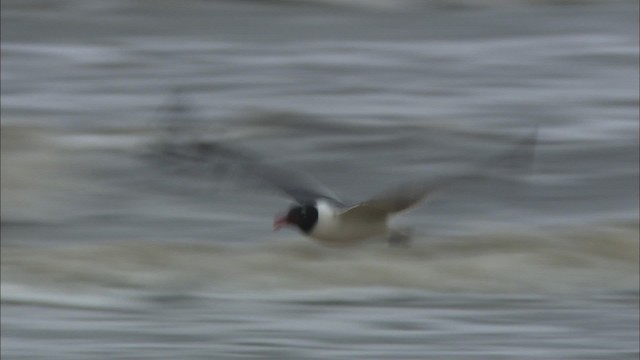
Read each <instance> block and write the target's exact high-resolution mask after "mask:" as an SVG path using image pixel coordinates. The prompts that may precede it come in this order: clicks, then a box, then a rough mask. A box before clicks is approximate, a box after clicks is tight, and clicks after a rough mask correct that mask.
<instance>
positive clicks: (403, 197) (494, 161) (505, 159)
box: [342, 128, 538, 216]
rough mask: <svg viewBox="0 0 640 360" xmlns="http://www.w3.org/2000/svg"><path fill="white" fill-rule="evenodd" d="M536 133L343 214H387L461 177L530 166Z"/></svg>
mask: <svg viewBox="0 0 640 360" xmlns="http://www.w3.org/2000/svg"><path fill="white" fill-rule="evenodd" d="M537 134H538V130H537V128H536V129H535V130H534V131H533V133H532V134H531V135H530V136H528V137H526V138H524V139H521V140H520V141H518V142H517V143H516V144H515V145H514V146H513V147H512V148H511V149H510V150H509V151H507V152H505V153H502V154H500V155H498V156H494V157H492V158H490V159H489V160H487V161H484V162H482V163H480V164H477V165H474V166H472V167H469V168H468V169H466V170H464V171H461V172H459V173H458V174H456V175H452V176H448V177H445V178H442V179H436V180H430V181H415V182H411V183H405V184H403V185H401V186H397V187H395V188H392V189H390V190H387V191H385V192H383V193H381V194H379V195H376V196H374V197H373V198H371V199H369V200H367V201H364V202H361V203H359V204H356V205H355V206H352V207H350V208H347V209H346V210H344V211H343V213H342V215H343V216H356V214H363V215H367V216H374V214H384V215H385V216H387V215H390V214H394V213H398V212H401V211H405V210H408V209H410V208H412V207H414V206H416V205H418V204H419V203H420V202H421V201H423V200H424V199H426V198H427V197H428V196H429V195H430V194H432V193H434V192H436V191H439V190H441V189H444V188H447V187H449V186H451V185H454V184H457V183H459V182H462V181H468V180H473V179H479V178H483V177H487V176H490V175H492V174H494V173H501V172H509V173H513V172H515V171H518V170H523V169H529V168H530V167H531V165H532V163H533V155H534V150H535V145H536V143H537Z"/></svg>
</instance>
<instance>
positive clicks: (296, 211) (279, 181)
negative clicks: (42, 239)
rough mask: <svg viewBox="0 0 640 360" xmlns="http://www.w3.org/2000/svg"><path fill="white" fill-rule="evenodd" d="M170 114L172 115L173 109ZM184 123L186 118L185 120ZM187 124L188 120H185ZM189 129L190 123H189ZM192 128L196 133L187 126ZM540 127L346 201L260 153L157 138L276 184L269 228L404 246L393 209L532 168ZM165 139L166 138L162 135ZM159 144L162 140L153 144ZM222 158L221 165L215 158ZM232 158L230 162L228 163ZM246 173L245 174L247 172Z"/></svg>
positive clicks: (173, 126) (320, 238)
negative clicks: (438, 171)
mask: <svg viewBox="0 0 640 360" xmlns="http://www.w3.org/2000/svg"><path fill="white" fill-rule="evenodd" d="M179 108H180V112H179V113H176V114H177V115H180V116H178V117H176V118H175V119H174V120H173V122H172V123H170V124H169V126H168V129H169V130H170V132H171V134H170V137H174V138H175V136H176V132H180V128H181V126H183V125H184V124H185V123H184V122H183V123H182V125H180V117H184V116H183V115H184V112H185V111H184V110H185V109H186V107H184V106H181V107H179ZM176 114H174V115H176ZM187 125H188V124H187ZM185 127H188V126H185ZM187 130H192V129H187ZM189 133H190V134H193V133H197V132H193V131H189ZM537 136H538V127H537V126H535V127H534V129H533V131H532V132H531V134H530V135H528V136H526V137H524V138H522V139H520V140H519V141H517V142H516V143H515V144H514V145H513V146H512V147H511V148H510V149H509V150H508V151H506V152H504V153H502V154H499V155H497V156H494V157H491V158H490V159H489V160H486V161H484V162H480V163H479V164H476V165H474V166H471V167H469V168H468V169H465V170H464V171H461V172H460V173H458V174H456V175H452V176H447V177H444V178H441V179H437V180H433V179H429V180H424V179H423V180H416V181H411V182H405V183H402V184H400V185H399V186H396V187H393V188H391V189H388V190H386V191H383V192H381V193H379V194H377V195H375V196H372V197H371V198H369V199H367V200H364V201H360V202H357V203H347V202H345V201H343V200H342V199H341V198H340V197H339V196H337V195H336V194H335V193H334V192H333V191H332V190H330V189H329V188H327V187H326V186H325V185H323V184H321V183H320V182H319V181H318V180H316V179H315V178H313V177H311V176H309V175H308V174H305V173H302V172H298V171H295V170H293V169H291V168H288V167H282V166H278V165H274V164H270V163H267V162H265V161H264V160H263V159H262V158H260V157H259V156H257V155H255V154H253V153H250V152H248V151H247V150H243V149H239V148H237V147H234V146H232V145H230V144H226V143H223V142H221V141H211V140H198V139H195V138H191V140H189V141H177V142H176V141H163V142H162V143H161V144H156V146H155V149H160V150H161V151H160V152H161V158H162V159H163V160H167V159H171V160H176V159H178V160H181V161H184V160H188V161H189V162H191V163H194V162H195V163H198V164H200V165H202V164H206V165H208V166H209V165H210V167H213V168H216V167H217V169H218V170H220V169H222V170H221V171H229V169H230V168H232V169H233V171H232V172H234V171H237V170H240V172H242V173H244V174H245V175H251V177H252V178H253V179H257V180H258V181H259V182H260V183H263V184H266V185H268V186H270V187H272V188H275V189H277V190H279V191H280V192H281V193H283V194H285V195H286V196H288V197H289V198H290V199H291V200H293V204H292V205H291V206H290V207H289V209H288V210H286V211H285V212H282V213H280V214H278V215H276V216H275V218H274V220H273V229H274V230H276V231H277V230H281V229H283V228H296V229H298V230H299V231H300V232H302V233H303V234H304V235H306V236H308V237H309V238H311V239H313V240H315V241H317V242H319V243H321V244H323V245H327V246H348V245H353V244H356V243H360V242H363V241H365V240H368V239H371V238H376V237H381V236H387V239H388V242H389V244H390V245H401V246H408V244H409V238H410V235H411V231H410V230H408V229H406V228H405V229H402V228H394V227H392V226H390V220H391V219H392V218H393V217H395V216H396V215H398V214H400V213H403V212H405V211H408V210H410V209H412V208H414V207H416V206H418V205H419V204H420V203H421V202H422V201H424V200H425V199H426V198H427V197H428V196H429V195H430V194H432V193H434V192H436V191H438V190H441V189H443V188H446V187H449V186H451V185H453V184H456V183H459V182H461V181H464V180H472V179H477V178H481V177H485V176H487V175H488V174H489V173H490V172H491V170H492V169H493V170H495V169H498V170H500V169H502V170H504V169H507V170H510V169H517V168H520V169H522V168H530V166H531V164H532V162H533V155H534V149H535V146H536V143H537ZM165 140H166V138H165ZM157 145H160V146H157ZM220 159H224V160H225V161H224V162H223V163H224V165H223V166H218V165H220V162H219V161H218V160H220ZM229 164H231V166H229ZM245 178H246V176H245Z"/></svg>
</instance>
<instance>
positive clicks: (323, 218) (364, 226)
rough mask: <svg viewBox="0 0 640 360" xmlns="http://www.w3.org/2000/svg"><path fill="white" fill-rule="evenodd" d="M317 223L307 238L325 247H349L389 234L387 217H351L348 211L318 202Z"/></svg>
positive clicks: (321, 201) (324, 202) (327, 203)
mask: <svg viewBox="0 0 640 360" xmlns="http://www.w3.org/2000/svg"><path fill="white" fill-rule="evenodd" d="M316 208H317V209H318V222H317V223H316V225H315V226H314V227H313V229H312V230H311V232H310V233H309V236H310V237H311V238H313V239H314V240H317V241H319V242H321V243H323V244H326V245H334V246H340V245H350V244H353V243H356V242H359V241H362V240H365V239H368V238H371V237H375V236H382V235H385V234H387V233H388V232H389V227H388V223H387V218H388V217H387V216H386V215H385V216H379V217H376V218H375V219H372V218H371V217H370V216H352V215H351V214H350V213H349V211H345V209H341V208H338V207H336V206H334V205H332V204H331V203H329V202H327V201H324V200H318V201H317V202H316Z"/></svg>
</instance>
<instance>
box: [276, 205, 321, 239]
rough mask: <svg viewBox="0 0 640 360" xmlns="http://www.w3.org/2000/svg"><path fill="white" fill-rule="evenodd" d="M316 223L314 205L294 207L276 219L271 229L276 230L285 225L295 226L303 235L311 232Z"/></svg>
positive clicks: (316, 214) (316, 216) (316, 212)
mask: <svg viewBox="0 0 640 360" xmlns="http://www.w3.org/2000/svg"><path fill="white" fill-rule="evenodd" d="M317 222H318V209H317V208H316V207H315V206H314V205H295V206H293V207H291V208H290V209H289V211H288V212H287V214H286V215H284V216H279V217H276V219H275V221H274V222H273V228H274V229H275V230H278V229H280V228H282V227H284V226H287V225H296V226H297V227H299V228H300V230H302V232H304V233H305V234H308V233H309V232H311V230H312V229H313V227H314V226H315V225H316V223H317Z"/></svg>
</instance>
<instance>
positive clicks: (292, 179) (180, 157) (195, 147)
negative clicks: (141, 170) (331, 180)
mask: <svg viewBox="0 0 640 360" xmlns="http://www.w3.org/2000/svg"><path fill="white" fill-rule="evenodd" d="M172 101H173V103H172V104H170V106H167V107H166V110H165V111H166V113H167V114H166V115H165V117H166V119H165V121H164V123H163V126H164V131H163V136H162V137H161V138H160V139H159V141H157V142H156V143H154V144H153V146H152V148H151V150H152V151H151V155H152V156H150V158H153V159H154V160H155V162H156V163H157V164H158V163H159V164H160V165H162V166H164V167H167V168H168V167H169V166H172V167H174V168H177V169H181V168H182V169H184V170H185V171H186V172H189V173H191V174H193V173H196V174H200V175H202V174H214V175H223V176H235V177H237V178H238V180H240V182H244V183H251V184H254V185H256V184H257V185H263V186H264V185H266V186H268V187H272V188H275V189H277V190H279V191H280V192H282V193H284V194H285V195H288V196H290V197H291V198H293V200H295V201H296V202H298V203H301V204H303V203H309V202H312V201H314V200H316V199H318V198H324V199H327V200H330V201H332V202H335V203H337V204H342V202H341V201H340V200H339V199H338V197H337V196H336V195H335V194H334V193H333V192H332V191H331V190H329V189H328V188H327V187H326V186H324V185H322V184H321V183H320V182H319V181H317V180H315V179H314V178H312V177H311V176H309V175H306V174H304V173H301V172H298V171H295V170H291V169H288V168H283V167H279V166H276V165H272V164H269V163H267V162H265V161H264V160H263V159H261V158H260V157H259V156H257V155H256V154H253V153H251V152H250V151H248V150H244V149H239V148H237V147H235V146H231V145H229V144H225V143H222V142H220V141H212V140H205V139H202V138H199V136H198V135H199V134H200V133H201V131H199V130H201V129H197V128H196V125H197V122H196V121H195V120H196V117H195V116H193V110H192V108H191V107H189V106H187V105H186V103H185V102H184V99H183V96H182V92H181V91H175V92H174V94H173V97H172ZM147 155H150V154H147Z"/></svg>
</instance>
